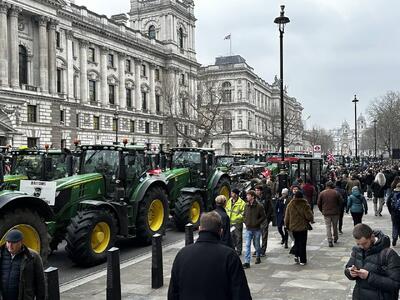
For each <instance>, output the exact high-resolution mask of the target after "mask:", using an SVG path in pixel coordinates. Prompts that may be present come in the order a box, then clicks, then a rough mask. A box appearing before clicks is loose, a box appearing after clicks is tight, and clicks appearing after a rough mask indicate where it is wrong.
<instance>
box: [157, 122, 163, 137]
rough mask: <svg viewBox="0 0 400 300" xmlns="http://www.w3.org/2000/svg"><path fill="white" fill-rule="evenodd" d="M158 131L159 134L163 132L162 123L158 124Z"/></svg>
mask: <svg viewBox="0 0 400 300" xmlns="http://www.w3.org/2000/svg"><path fill="white" fill-rule="evenodd" d="M158 133H159V134H160V135H163V134H164V125H163V124H161V123H160V124H158Z"/></svg>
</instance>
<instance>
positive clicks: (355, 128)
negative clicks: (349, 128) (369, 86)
mask: <svg viewBox="0 0 400 300" xmlns="http://www.w3.org/2000/svg"><path fill="white" fill-rule="evenodd" d="M358 101H360V100H358V99H357V95H354V99H353V100H352V101H351V102H353V103H354V135H355V143H356V144H355V146H356V161H358V148H357V147H358V145H357V144H358V138H357V102H358Z"/></svg>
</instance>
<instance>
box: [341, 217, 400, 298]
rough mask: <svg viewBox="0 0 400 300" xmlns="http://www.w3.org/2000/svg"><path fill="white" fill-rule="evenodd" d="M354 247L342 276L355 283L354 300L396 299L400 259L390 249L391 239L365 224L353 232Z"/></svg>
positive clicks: (399, 280) (398, 285) (399, 276)
mask: <svg viewBox="0 0 400 300" xmlns="http://www.w3.org/2000/svg"><path fill="white" fill-rule="evenodd" d="M353 236H354V238H355V240H356V243H357V247H353V251H352V253H351V257H350V260H349V261H348V263H347V264H346V268H345V271H344V273H345V275H346V277H347V278H348V279H350V280H356V286H355V288H354V290H353V299H357V300H358V299H385V300H389V299H390V300H392V299H393V300H394V299H396V300H397V299H398V298H399V288H400V257H399V256H398V254H397V253H396V251H394V250H392V249H391V248H390V239H389V237H388V236H387V235H385V234H383V233H382V232H381V231H373V230H372V229H371V227H369V226H368V225H366V224H357V225H356V226H355V227H354V229H353Z"/></svg>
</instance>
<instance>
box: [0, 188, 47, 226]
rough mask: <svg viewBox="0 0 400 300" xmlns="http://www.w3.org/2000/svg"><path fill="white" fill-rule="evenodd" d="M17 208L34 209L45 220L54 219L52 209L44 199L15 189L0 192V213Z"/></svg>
mask: <svg viewBox="0 0 400 300" xmlns="http://www.w3.org/2000/svg"><path fill="white" fill-rule="evenodd" d="M17 208H27V209H29V210H32V211H35V212H37V213H38V214H39V216H41V217H42V218H43V219H44V220H45V221H52V220H54V213H53V210H52V209H51V208H50V206H49V205H48V204H47V203H46V202H45V201H44V200H42V199H40V198H38V197H33V196H29V195H27V194H25V193H21V192H15V191H5V192H3V193H0V215H1V214H4V212H5V211H8V210H13V209H17Z"/></svg>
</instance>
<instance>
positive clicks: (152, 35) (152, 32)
mask: <svg viewBox="0 0 400 300" xmlns="http://www.w3.org/2000/svg"><path fill="white" fill-rule="evenodd" d="M155 38H156V27H155V26H154V25H151V26H150V27H149V39H151V40H154V39H155Z"/></svg>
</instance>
